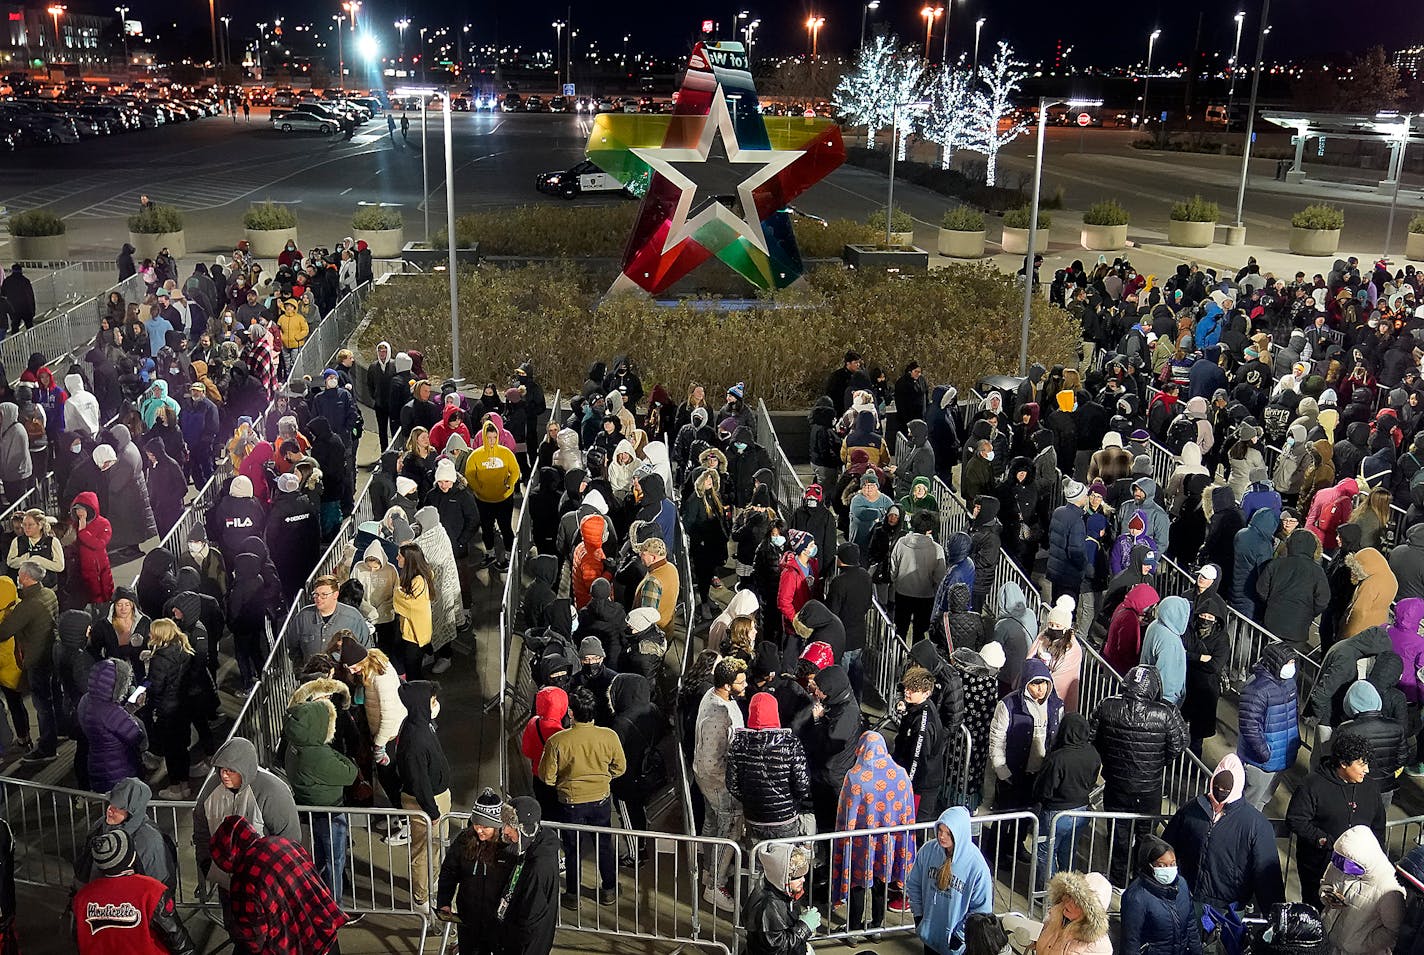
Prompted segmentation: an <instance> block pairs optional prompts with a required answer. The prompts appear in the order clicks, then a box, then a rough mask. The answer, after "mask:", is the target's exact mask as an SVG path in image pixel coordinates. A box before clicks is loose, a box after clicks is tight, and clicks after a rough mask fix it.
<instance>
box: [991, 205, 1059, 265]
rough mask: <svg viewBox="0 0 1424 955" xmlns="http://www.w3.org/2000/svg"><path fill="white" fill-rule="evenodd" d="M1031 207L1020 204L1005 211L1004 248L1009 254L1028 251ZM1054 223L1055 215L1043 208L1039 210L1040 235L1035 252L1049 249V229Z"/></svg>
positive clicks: (1019, 253) (1037, 238) (1020, 253)
mask: <svg viewBox="0 0 1424 955" xmlns="http://www.w3.org/2000/svg"><path fill="white" fill-rule="evenodd" d="M1028 223H1029V208H1028V206H1020V207H1019V208H1017V209H1010V210H1009V211H1008V212H1005V213H1004V238H1003V241H1002V243H1000V244H1001V245H1002V246H1003V249H1004V251H1005V252H1006V253H1008V254H1009V255H1024V254H1025V253H1027V252H1028ZM1051 225H1053V217H1052V216H1050V215H1049V214H1048V213H1046V212H1044V211H1043V210H1042V209H1039V210H1038V236H1037V237H1036V240H1035V242H1034V251H1035V252H1047V251H1048V231H1049V227H1050V226H1051Z"/></svg>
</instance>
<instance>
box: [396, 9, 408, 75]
mask: <svg viewBox="0 0 1424 955" xmlns="http://www.w3.org/2000/svg"><path fill="white" fill-rule="evenodd" d="M408 26H410V17H401V18H400V19H399V20H397V21H396V22H395V27H396V32H397V33H399V34H400V58H401V63H402V64H404V63H405V30H406V27H408Z"/></svg>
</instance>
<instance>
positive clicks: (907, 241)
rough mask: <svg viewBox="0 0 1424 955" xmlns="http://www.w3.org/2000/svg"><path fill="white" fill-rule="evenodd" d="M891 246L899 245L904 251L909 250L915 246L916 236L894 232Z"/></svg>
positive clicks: (891, 236)
mask: <svg viewBox="0 0 1424 955" xmlns="http://www.w3.org/2000/svg"><path fill="white" fill-rule="evenodd" d="M889 244H890V245H898V246H899V247H900V248H902V249H904V248H909V247H910V246H912V245H914V244H915V234H914V233H913V232H892V233H890V241H889Z"/></svg>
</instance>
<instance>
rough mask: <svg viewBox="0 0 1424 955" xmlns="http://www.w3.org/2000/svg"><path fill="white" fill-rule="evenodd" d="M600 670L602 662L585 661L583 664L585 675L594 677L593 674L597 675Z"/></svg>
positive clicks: (601, 670)
mask: <svg viewBox="0 0 1424 955" xmlns="http://www.w3.org/2000/svg"><path fill="white" fill-rule="evenodd" d="M602 672H603V664H602V663H585V664H584V665H583V675H584V676H586V677H595V676H598V675H599V674H600V673H602Z"/></svg>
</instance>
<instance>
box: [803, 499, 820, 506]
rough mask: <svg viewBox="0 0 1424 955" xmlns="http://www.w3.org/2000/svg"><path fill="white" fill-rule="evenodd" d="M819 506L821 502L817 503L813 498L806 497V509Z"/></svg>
mask: <svg viewBox="0 0 1424 955" xmlns="http://www.w3.org/2000/svg"><path fill="white" fill-rule="evenodd" d="M820 504H821V502H820V501H818V500H816V499H815V498H814V497H808V498H807V499H806V506H807V507H819V506H820Z"/></svg>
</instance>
